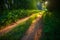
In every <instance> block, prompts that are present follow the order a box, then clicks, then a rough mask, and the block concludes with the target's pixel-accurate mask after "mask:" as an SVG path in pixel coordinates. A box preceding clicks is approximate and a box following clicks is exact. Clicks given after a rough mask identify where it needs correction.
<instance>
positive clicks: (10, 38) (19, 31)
mask: <svg viewBox="0 0 60 40" xmlns="http://www.w3.org/2000/svg"><path fill="white" fill-rule="evenodd" d="M36 18H37V16H35V15H34V16H31V17H30V18H29V19H28V20H27V21H24V22H22V23H20V24H19V25H17V26H16V27H15V28H13V29H12V30H11V31H9V32H8V33H6V34H4V35H3V36H1V35H0V40H21V38H22V37H23V36H24V35H25V32H26V31H27V30H28V28H29V26H30V25H31V23H32V21H33V20H35V19H36Z"/></svg>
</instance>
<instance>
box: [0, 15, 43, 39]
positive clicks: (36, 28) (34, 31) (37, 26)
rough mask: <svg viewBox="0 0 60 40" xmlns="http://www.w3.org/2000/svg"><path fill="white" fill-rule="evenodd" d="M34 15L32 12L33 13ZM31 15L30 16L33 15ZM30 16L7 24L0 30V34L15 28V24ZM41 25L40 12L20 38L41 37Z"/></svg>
mask: <svg viewBox="0 0 60 40" xmlns="http://www.w3.org/2000/svg"><path fill="white" fill-rule="evenodd" d="M33 15H34V14H33ZM33 15H31V16H33ZM31 16H29V17H26V18H23V19H20V20H19V21H17V22H16V23H14V24H12V25H10V26H7V27H6V28H4V29H1V30H0V35H3V34H5V33H7V32H9V31H10V30H12V29H13V28H15V27H16V26H17V25H19V24H20V23H22V22H23V21H26V20H28V19H29V18H30V17H31ZM42 27H43V21H42V14H40V15H39V16H38V17H37V18H36V19H35V20H34V21H33V22H32V24H31V26H30V27H29V29H28V30H27V31H26V33H25V35H24V36H23V37H22V39H21V40H39V38H40V37H41V33H42Z"/></svg>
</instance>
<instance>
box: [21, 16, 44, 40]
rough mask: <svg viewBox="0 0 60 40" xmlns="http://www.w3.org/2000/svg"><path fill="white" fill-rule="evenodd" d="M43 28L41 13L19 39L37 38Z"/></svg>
mask: <svg viewBox="0 0 60 40" xmlns="http://www.w3.org/2000/svg"><path fill="white" fill-rule="evenodd" d="M42 28H43V21H42V15H39V16H38V18H37V19H35V20H34V21H33V22H32V24H31V26H30V27H29V29H28V30H27V32H26V33H25V35H24V36H23V38H22V39H21V40H39V38H40V37H41V33H42Z"/></svg>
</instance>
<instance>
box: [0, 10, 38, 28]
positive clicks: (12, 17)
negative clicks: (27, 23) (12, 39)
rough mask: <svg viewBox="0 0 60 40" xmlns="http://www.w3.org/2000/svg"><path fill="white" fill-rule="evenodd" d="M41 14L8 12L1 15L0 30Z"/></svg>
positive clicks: (32, 11)
mask: <svg viewBox="0 0 60 40" xmlns="http://www.w3.org/2000/svg"><path fill="white" fill-rule="evenodd" d="M37 12H39V10H11V11H9V10H7V11H4V12H3V13H2V14H1V15H0V29H1V28H4V26H7V25H10V24H11V23H14V22H16V21H17V20H18V19H21V18H24V17H27V16H30V15H32V14H34V13H37Z"/></svg>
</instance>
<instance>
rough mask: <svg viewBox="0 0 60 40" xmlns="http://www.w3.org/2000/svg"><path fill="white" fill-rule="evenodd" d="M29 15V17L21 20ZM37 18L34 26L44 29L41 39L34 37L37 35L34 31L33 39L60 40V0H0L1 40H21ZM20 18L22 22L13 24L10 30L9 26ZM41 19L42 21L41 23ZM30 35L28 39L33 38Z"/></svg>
mask: <svg viewBox="0 0 60 40" xmlns="http://www.w3.org/2000/svg"><path fill="white" fill-rule="evenodd" d="M31 15H32V16H31ZM39 15H42V17H41V18H39ZM27 17H28V18H29V19H26V21H21V20H23V19H24V18H27ZM37 18H38V19H39V21H37V22H38V24H35V25H34V26H36V25H39V26H41V25H42V26H43V27H41V28H40V29H42V32H41V33H40V34H41V37H39V39H32V38H34V37H35V35H34V37H33V35H32V34H33V33H32V34H31V35H32V38H31V39H32V40H60V1H59V0H0V40H21V39H22V38H23V37H24V35H25V34H26V31H27V30H28V29H29V28H30V25H31V24H32V22H34V20H36V19H37ZM41 19H42V21H41ZM19 20H20V21H21V22H20V23H19V24H18V25H16V27H13V26H12V27H13V28H11V30H10V31H9V29H8V28H9V27H10V26H11V25H14V24H17V21H19ZM40 21H41V22H42V23H39V22H40ZM32 27H33V26H32ZM37 27H38V26H37ZM37 27H36V28H37ZM4 28H5V29H4ZM7 29H8V32H7ZM31 29H32V28H31ZM1 30H3V31H1ZM4 31H5V32H4ZM32 31H33V30H32ZM32 31H31V32H32ZM35 31H37V30H35ZM35 31H34V32H35ZM39 32H40V31H39ZM28 33H29V32H28ZM2 34H3V35H2ZM26 35H27V34H26ZM31 35H30V36H31ZM30 36H29V37H28V39H27V40H31V39H29V38H30ZM36 38H38V36H36ZM25 39H26V38H25Z"/></svg>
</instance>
